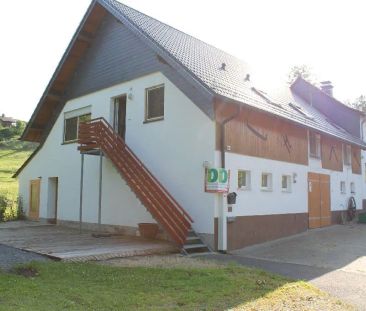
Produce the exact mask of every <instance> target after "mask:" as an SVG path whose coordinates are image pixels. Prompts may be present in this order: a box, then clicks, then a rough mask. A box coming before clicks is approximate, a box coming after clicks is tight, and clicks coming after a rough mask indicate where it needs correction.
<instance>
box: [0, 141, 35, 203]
mask: <svg viewBox="0 0 366 311" xmlns="http://www.w3.org/2000/svg"><path fill="white" fill-rule="evenodd" d="M31 153H32V151H22V150H16V149H12V148H4V149H3V148H1V149H0V194H5V195H6V196H7V197H8V198H10V199H12V200H14V199H16V197H17V195H18V181H17V180H16V179H14V178H12V175H13V174H14V173H15V172H16V170H17V169H18V168H19V167H20V166H21V165H22V164H23V163H24V161H25V160H26V159H27V158H28V157H29V155H30V154H31Z"/></svg>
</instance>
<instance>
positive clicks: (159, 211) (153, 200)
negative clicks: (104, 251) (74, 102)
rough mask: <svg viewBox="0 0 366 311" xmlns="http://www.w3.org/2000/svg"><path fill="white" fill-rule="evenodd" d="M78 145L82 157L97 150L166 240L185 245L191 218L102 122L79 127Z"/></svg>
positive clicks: (104, 122)
mask: <svg viewBox="0 0 366 311" xmlns="http://www.w3.org/2000/svg"><path fill="white" fill-rule="evenodd" d="M78 142H79V144H80V146H79V147H78V149H79V150H80V152H82V153H86V152H90V151H95V150H101V151H102V152H103V154H104V155H105V156H107V157H108V158H109V159H110V160H111V161H112V163H113V164H114V166H115V167H116V168H117V170H118V171H119V173H120V174H121V176H122V178H123V179H124V180H125V181H126V183H127V184H128V186H129V187H130V188H131V190H132V191H133V192H134V193H135V194H136V196H137V197H138V198H139V200H140V201H141V203H142V204H143V205H144V206H145V207H146V209H147V210H148V211H149V212H150V213H151V215H152V216H153V217H154V219H155V220H156V221H157V222H158V223H159V224H160V225H161V226H162V227H163V228H164V230H165V231H166V232H167V233H168V234H169V236H170V237H171V238H172V239H173V240H174V241H175V242H176V243H177V244H178V245H180V246H181V245H183V244H184V243H185V241H186V238H187V234H188V231H189V230H190V229H191V225H192V223H193V220H192V218H191V217H190V216H189V215H188V213H187V212H186V211H185V210H184V209H183V208H182V207H181V206H180V205H179V204H178V203H177V201H176V200H175V199H174V198H173V197H172V196H171V195H170V193H169V192H168V191H167V190H166V189H165V188H164V187H163V185H161V183H160V182H159V181H158V180H157V179H156V178H155V177H154V175H153V174H152V173H151V172H150V171H149V170H148V169H147V168H146V167H145V165H144V164H143V163H142V162H141V161H140V160H139V158H138V157H137V156H136V155H135V154H134V153H133V152H132V150H131V149H130V148H129V147H128V146H127V145H126V143H125V142H124V140H123V139H122V137H121V136H119V135H118V134H117V133H116V132H115V131H114V129H113V128H112V126H111V125H110V124H109V123H108V122H107V121H106V120H105V119H104V118H97V119H93V120H91V121H89V122H86V123H80V125H79V139H78Z"/></svg>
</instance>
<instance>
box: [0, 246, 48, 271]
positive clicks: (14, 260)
mask: <svg viewBox="0 0 366 311" xmlns="http://www.w3.org/2000/svg"><path fill="white" fill-rule="evenodd" d="M46 260H48V258H47V257H45V256H41V255H38V254H35V253H31V252H26V251H22V250H20V249H17V248H13V247H9V246H5V245H0V270H2V269H3V270H5V271H8V270H11V269H12V268H13V267H14V266H16V265H20V264H27V263H30V262H32V261H46Z"/></svg>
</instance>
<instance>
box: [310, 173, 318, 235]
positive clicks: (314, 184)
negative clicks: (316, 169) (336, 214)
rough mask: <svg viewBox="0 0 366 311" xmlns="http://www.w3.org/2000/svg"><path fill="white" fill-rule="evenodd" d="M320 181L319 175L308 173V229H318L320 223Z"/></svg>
mask: <svg viewBox="0 0 366 311" xmlns="http://www.w3.org/2000/svg"><path fill="white" fill-rule="evenodd" d="M320 209H321V208H320V180H319V174H315V173H308V210H309V228H310V229H313V228H319V227H320V226H321V222H320Z"/></svg>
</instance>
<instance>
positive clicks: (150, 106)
mask: <svg viewBox="0 0 366 311" xmlns="http://www.w3.org/2000/svg"><path fill="white" fill-rule="evenodd" d="M145 96H146V98H145V100H146V103H145V122H150V121H158V120H162V119H164V85H158V86H154V87H151V88H148V89H146V93H145Z"/></svg>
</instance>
